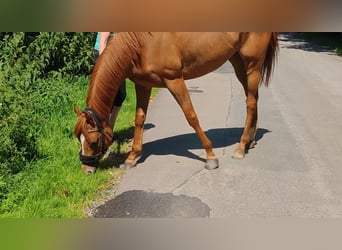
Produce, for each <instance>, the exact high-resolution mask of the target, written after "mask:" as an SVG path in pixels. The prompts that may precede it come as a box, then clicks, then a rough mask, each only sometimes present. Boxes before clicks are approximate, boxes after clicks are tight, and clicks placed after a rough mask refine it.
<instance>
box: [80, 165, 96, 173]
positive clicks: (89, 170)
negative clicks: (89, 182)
mask: <svg viewBox="0 0 342 250" xmlns="http://www.w3.org/2000/svg"><path fill="white" fill-rule="evenodd" d="M82 171H83V173H85V174H87V175H90V174H94V173H95V172H96V167H91V166H87V165H82Z"/></svg>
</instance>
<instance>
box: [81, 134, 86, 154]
mask: <svg viewBox="0 0 342 250" xmlns="http://www.w3.org/2000/svg"><path fill="white" fill-rule="evenodd" d="M80 141H81V147H82V154H83V155H84V142H85V136H84V135H83V134H81V135H80Z"/></svg>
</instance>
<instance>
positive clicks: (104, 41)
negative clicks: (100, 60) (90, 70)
mask: <svg viewBox="0 0 342 250" xmlns="http://www.w3.org/2000/svg"><path fill="white" fill-rule="evenodd" d="M109 34H110V32H100V48H99V54H100V55H101V53H102V52H103V50H104V49H105V48H106V46H107V39H108V37H109Z"/></svg>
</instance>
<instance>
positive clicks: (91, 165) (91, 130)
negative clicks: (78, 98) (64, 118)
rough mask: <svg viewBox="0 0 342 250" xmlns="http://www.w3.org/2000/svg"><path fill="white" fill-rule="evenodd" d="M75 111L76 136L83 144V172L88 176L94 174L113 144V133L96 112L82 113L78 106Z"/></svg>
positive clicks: (90, 110) (88, 109)
mask: <svg viewBox="0 0 342 250" xmlns="http://www.w3.org/2000/svg"><path fill="white" fill-rule="evenodd" d="M74 111H75V113H76V114H77V122H76V125H75V129H74V134H75V135H76V137H77V138H78V140H79V141H80V143H81V151H80V160H81V162H82V170H83V171H84V172H85V173H86V174H92V173H94V172H95V171H96V168H97V166H98V164H99V162H100V159H101V158H102V156H103V154H104V153H105V152H106V150H107V149H108V147H109V146H110V144H111V143H112V138H113V131H112V129H111V128H110V127H109V125H108V123H107V122H106V121H102V120H101V119H100V118H99V116H98V115H97V114H96V112H95V111H94V110H92V109H90V108H86V109H85V110H84V111H83V112H82V111H80V109H79V108H78V107H77V105H74Z"/></svg>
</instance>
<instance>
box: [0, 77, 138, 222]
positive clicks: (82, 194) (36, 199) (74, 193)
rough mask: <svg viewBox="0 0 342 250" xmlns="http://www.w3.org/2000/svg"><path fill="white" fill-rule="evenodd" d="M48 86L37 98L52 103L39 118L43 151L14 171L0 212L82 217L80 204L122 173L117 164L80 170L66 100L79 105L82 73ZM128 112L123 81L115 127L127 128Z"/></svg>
mask: <svg viewBox="0 0 342 250" xmlns="http://www.w3.org/2000/svg"><path fill="white" fill-rule="evenodd" d="M48 86H50V88H49V89H45V90H44V91H42V92H40V94H42V93H44V94H42V96H40V97H39V98H40V99H39V101H46V102H53V103H54V104H55V105H53V106H51V104H50V105H49V104H47V105H46V107H47V108H50V110H49V112H48V114H49V115H46V116H45V117H43V119H44V121H45V122H44V123H43V125H42V126H41V128H40V136H39V138H38V142H37V143H38V145H39V151H40V152H41V153H42V154H43V155H42V157H41V158H40V159H39V160H37V161H32V162H30V163H29V164H28V166H26V167H25V168H24V170H23V171H21V172H20V173H18V174H17V175H15V177H14V178H15V179H14V182H13V183H14V184H13V185H12V186H11V187H10V190H9V193H8V195H7V198H6V199H4V200H3V201H2V203H1V205H0V213H1V214H0V217H11V218H13V217H14V218H36V217H38V218H56V217H57V218H60V217H63V218H71V217H73V218H75V217H76V218H79V217H84V216H86V215H85V213H84V209H85V208H86V207H87V206H89V205H91V203H92V201H94V200H96V199H97V198H99V196H100V195H101V190H105V189H109V188H113V185H115V183H117V180H118V179H120V178H121V176H122V175H123V174H124V172H123V171H122V170H120V169H118V168H116V167H117V166H112V167H111V168H107V169H100V170H99V171H97V172H96V174H94V175H90V176H88V175H85V174H84V173H83V172H82V171H81V168H80V162H79V158H78V152H79V149H80V146H79V143H78V140H77V139H76V138H75V137H74V135H73V127H74V124H75V121H76V115H75V114H74V112H73V108H72V104H73V103H77V104H78V105H79V106H80V107H82V108H84V107H85V104H84V102H85V98H86V93H87V86H88V79H87V77H82V78H79V80H78V82H76V83H74V84H70V83H65V82H53V83H50V84H49V85H48ZM51 86H53V87H51ZM37 94H39V92H38V93H37ZM51 107H54V108H51ZM134 111H135V91H134V86H133V84H132V83H130V82H128V83H127V98H126V100H125V102H124V104H123V107H122V112H120V115H119V117H118V121H120V122H118V123H117V124H116V130H118V131H126V130H130V127H131V126H132V124H133V121H134ZM44 113H46V112H44Z"/></svg>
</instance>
